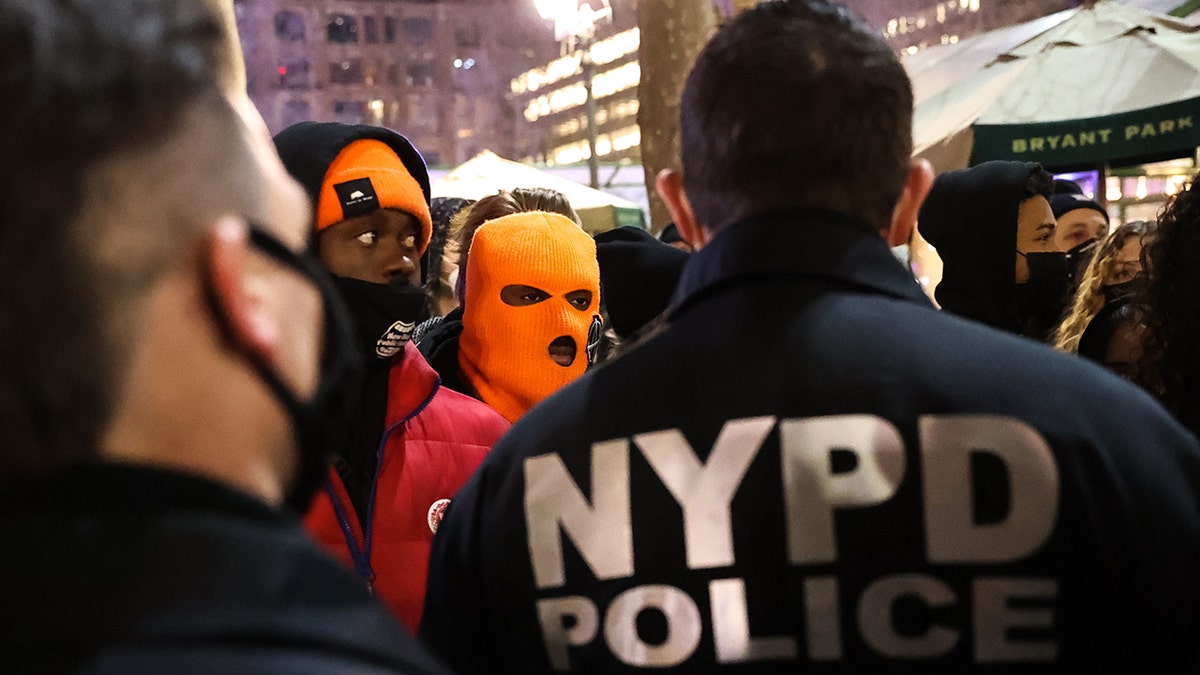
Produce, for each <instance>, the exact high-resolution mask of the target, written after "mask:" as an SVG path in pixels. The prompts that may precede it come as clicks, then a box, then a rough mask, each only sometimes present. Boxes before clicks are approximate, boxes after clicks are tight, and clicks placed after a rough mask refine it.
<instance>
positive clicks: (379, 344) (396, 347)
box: [375, 321, 416, 359]
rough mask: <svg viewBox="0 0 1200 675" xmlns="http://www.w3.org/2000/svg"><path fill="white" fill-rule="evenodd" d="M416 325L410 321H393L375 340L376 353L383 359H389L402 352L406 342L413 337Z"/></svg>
mask: <svg viewBox="0 0 1200 675" xmlns="http://www.w3.org/2000/svg"><path fill="white" fill-rule="evenodd" d="M415 326H416V325H415V324H413V323H412V322H409V321H397V322H396V323H393V324H392V325H391V326H389V327H388V329H387V330H386V331H384V332H383V335H381V336H379V340H377V341H376V342H375V355H376V356H378V357H379V358H381V359H389V358H391V357H393V356H395V355H396V354H398V353H400V352H401V351H402V350H403V349H404V343H406V342H408V341H409V339H410V338H412V334H413V328H415Z"/></svg>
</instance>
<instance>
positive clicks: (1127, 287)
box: [1104, 279, 1137, 303]
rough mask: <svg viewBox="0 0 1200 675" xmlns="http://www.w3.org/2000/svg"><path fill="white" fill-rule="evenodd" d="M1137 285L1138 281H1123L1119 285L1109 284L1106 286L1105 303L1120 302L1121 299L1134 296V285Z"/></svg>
mask: <svg viewBox="0 0 1200 675" xmlns="http://www.w3.org/2000/svg"><path fill="white" fill-rule="evenodd" d="M1136 283H1137V280H1136V279H1130V280H1129V281H1123V282H1121V283H1119V284H1109V285H1107V286H1105V287H1104V302H1105V303H1109V302H1112V301H1114V300H1120V299H1121V298H1127V297H1129V296H1131V295H1133V292H1134V284H1136Z"/></svg>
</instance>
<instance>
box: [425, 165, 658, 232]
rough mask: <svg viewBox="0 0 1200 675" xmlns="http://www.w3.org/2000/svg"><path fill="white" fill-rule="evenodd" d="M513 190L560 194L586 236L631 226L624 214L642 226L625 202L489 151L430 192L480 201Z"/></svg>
mask: <svg viewBox="0 0 1200 675" xmlns="http://www.w3.org/2000/svg"><path fill="white" fill-rule="evenodd" d="M514 188H549V189H551V190H557V191H558V192H561V193H562V194H563V195H565V196H566V197H567V200H568V201H570V202H571V206H572V207H574V208H575V210H576V211H577V212H578V213H579V215H580V217H581V218H582V219H583V221H584V223H583V224H584V228H585V229H587V230H588V231H589V232H596V231H601V230H605V229H609V228H612V227H615V226H616V225H618V224H625V223H628V222H630V215H625V214H632V217H633V220H634V221H636V222H637V224H639V225H641V226H642V227H644V226H645V224H644V216H643V215H642V210H641V207H640V206H638V205H637V204H636V203H634V202H631V201H629V200H628V199H624V198H622V197H618V196H616V195H611V194H608V193H607V192H601V191H600V190H593V189H592V188H590V187H588V186H586V185H581V184H579V183H576V182H575V181H572V180H569V179H566V178H562V177H559V176H555V175H553V174H550V173H547V172H545V171H541V170H539V169H537V168H536V167H532V166H529V165H527V164H521V163H520V162H514V161H512V160H508V159H504V158H503V157H500V156H499V155H497V154H496V153H494V152H492V151H490V150H484V151H482V152H480V153H479V154H478V155H475V156H474V157H472V158H471V159H469V160H467V161H466V162H464V163H462V164H460V165H458V166H457V167H455V168H454V169H452V170H451V171H450V172H449V173H447V174H446V175H445V176H442V178H441V179H439V180H437V181H435V182H434V183H433V185H432V186H431V190H430V191H431V193H432V196H434V197H461V198H464V199H481V198H483V197H487V196H489V195H494V194H496V193H497V192H499V191H501V190H512V189H514Z"/></svg>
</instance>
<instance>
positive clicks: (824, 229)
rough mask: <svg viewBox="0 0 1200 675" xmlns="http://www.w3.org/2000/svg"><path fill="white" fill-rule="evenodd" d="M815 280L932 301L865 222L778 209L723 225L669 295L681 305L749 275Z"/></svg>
mask: <svg viewBox="0 0 1200 675" xmlns="http://www.w3.org/2000/svg"><path fill="white" fill-rule="evenodd" d="M781 276H782V277H797V278H809V279H822V280H826V281H832V282H834V283H841V284H844V285H847V286H852V287H855V288H857V289H859V290H861V291H865V292H868V293H878V294H882V295H889V296H892V297H894V298H897V299H900V300H906V301H911V302H916V303H920V304H922V305H925V306H926V307H930V306H932V303H931V302H930V301H929V299H928V298H927V297H926V296H925V293H924V292H923V291H922V290H921V287H920V285H919V284H918V283H917V282H916V280H915V279H914V278H913V277H912V275H911V274H910V273H908V271H906V270H905V269H904V266H903V265H901V264H900V263H899V262H898V261H897V260H896V258H895V256H893V255H892V252H891V250H890V249H888V247H887V244H886V243H885V242H884V241H883V239H882V238H881V237H880V236H879V235H878V233H876V232H873V231H872V230H871V227H870V226H869V225H867V224H866V223H863V222H861V221H859V220H855V219H853V218H851V217H849V216H845V215H842V214H838V213H833V212H830V211H821V210H817V209H798V210H788V211H777V212H772V213H767V214H762V215H758V216H753V217H750V218H747V219H745V220H742V221H739V222H737V223H734V224H732V225H729V226H728V227H726V228H725V229H724V230H722V231H721V232H719V233H718V234H717V235H716V236H715V237H714V238H713V239H712V240H711V241H710V242H709V243H708V244H707V245H706V246H705V247H704V248H702V249H701V250H699V251H697V252H696V253H694V254H692V256H691V259H690V260H689V261H688V263H687V266H686V267H684V270H683V275H682V277H681V278H680V280H679V286H678V287H677V288H676V291H675V296H674V298H673V299H672V301H671V310H670V314H671V315H675V314H677V313H679V312H681V311H683V310H684V309H685V308H686V307H687V306H688V305H690V304H692V303H694V302H695V301H697V299H698V298H700V297H702V296H705V295H707V294H708V293H709V292H710V291H712V290H714V288H716V287H722V286H725V285H728V284H731V283H736V282H737V281H738V280H741V279H746V278H751V277H781Z"/></svg>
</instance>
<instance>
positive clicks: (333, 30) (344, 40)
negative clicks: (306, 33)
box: [325, 14, 358, 44]
mask: <svg viewBox="0 0 1200 675" xmlns="http://www.w3.org/2000/svg"><path fill="white" fill-rule="evenodd" d="M325 34H326V38H328V40H329V41H330V42H336V43H339V44H349V43H352V42H358V20H357V19H355V18H354V17H352V16H350V15H349V14H335V15H333V16H332V17H330V19H329V25H328V26H326V28H325Z"/></svg>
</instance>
